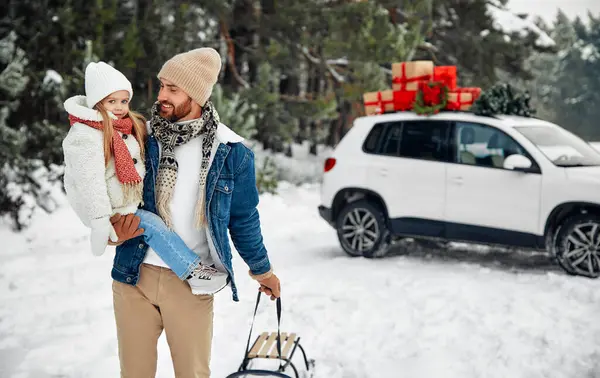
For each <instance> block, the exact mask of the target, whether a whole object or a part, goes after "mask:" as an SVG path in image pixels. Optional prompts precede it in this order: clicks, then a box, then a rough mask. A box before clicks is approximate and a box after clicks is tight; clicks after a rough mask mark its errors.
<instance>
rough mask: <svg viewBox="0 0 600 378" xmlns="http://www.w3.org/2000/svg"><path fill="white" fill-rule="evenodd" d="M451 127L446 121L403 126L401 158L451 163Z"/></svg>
mask: <svg viewBox="0 0 600 378" xmlns="http://www.w3.org/2000/svg"><path fill="white" fill-rule="evenodd" d="M449 132H450V125H449V123H448V122H444V121H408V122H404V123H403V124H402V139H401V142H400V157H407V158H414V159H424V160H436V161H449V159H448V158H449V156H448V135H449Z"/></svg>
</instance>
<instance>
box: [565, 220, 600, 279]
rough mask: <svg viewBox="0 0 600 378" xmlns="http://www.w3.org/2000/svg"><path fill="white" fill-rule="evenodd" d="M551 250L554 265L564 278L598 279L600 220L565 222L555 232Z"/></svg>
mask: <svg viewBox="0 0 600 378" xmlns="http://www.w3.org/2000/svg"><path fill="white" fill-rule="evenodd" d="M553 249H554V256H555V257H556V261H557V263H558V265H559V266H560V267H561V268H562V269H564V271H565V272H567V273H568V274H570V275H578V276H583V277H588V278H598V277H600V216H597V215H594V214H578V215H575V216H573V217H570V218H568V219H567V220H566V221H565V222H564V223H563V224H561V225H560V227H559V228H558V229H557V231H556V234H555V237H554V242H553Z"/></svg>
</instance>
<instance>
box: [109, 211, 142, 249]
mask: <svg viewBox="0 0 600 378" xmlns="http://www.w3.org/2000/svg"><path fill="white" fill-rule="evenodd" d="M110 223H112V225H113V227H114V228H115V232H116V233H117V236H118V238H119V239H118V240H117V241H116V242H112V241H110V240H109V241H108V244H109V245H120V244H122V243H123V242H125V241H127V240H129V239H133V238H137V237H138V236H140V235H142V234H143V233H144V229H143V228H139V226H140V217H138V216H137V215H135V214H127V215H121V214H118V213H117V214H115V215H113V216H112V217H110Z"/></svg>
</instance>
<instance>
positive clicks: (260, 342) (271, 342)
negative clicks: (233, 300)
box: [226, 291, 314, 378]
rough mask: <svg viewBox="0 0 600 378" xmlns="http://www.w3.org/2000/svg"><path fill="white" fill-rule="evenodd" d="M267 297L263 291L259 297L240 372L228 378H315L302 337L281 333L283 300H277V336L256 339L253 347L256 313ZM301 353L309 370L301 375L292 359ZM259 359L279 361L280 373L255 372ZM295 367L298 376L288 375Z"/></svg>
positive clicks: (271, 335) (312, 361)
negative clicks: (251, 342) (262, 296)
mask: <svg viewBox="0 0 600 378" xmlns="http://www.w3.org/2000/svg"><path fill="white" fill-rule="evenodd" d="M261 295H263V294H262V293H261V292H260V291H259V292H258V296H257V297H256V305H255V307H254V315H253V317H252V323H251V325H250V333H249V335H248V343H247V344H246V350H245V352H244V359H243V361H242V363H241V364H240V367H239V368H238V371H236V372H234V373H232V374H230V375H228V376H227V377H226V378H239V377H246V378H253V377H279V378H312V377H313V375H314V360H308V359H307V358H306V352H305V351H304V348H303V347H302V345H300V337H299V336H298V335H297V334H296V333H287V332H281V331H280V326H281V298H277V300H276V305H277V332H263V333H261V334H260V335H259V336H257V337H256V340H255V341H254V343H253V344H252V346H250V341H251V339H252V328H254V320H255V319H256V311H257V310H258V304H259V303H260V297H261ZM298 349H300V351H301V352H302V357H303V359H304V365H305V366H306V372H302V373H300V372H299V371H298V369H297V368H296V366H295V365H294V363H293V362H292V358H293V357H294V353H295V352H296V350H298ZM256 359H271V360H279V367H278V368H277V370H266V369H252V368H250V365H251V362H252V361H254V360H256ZM288 367H291V369H292V371H293V372H294V376H293V377H292V376H290V375H288V374H287V373H286V369H288Z"/></svg>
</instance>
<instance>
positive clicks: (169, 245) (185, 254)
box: [135, 209, 200, 280]
mask: <svg viewBox="0 0 600 378" xmlns="http://www.w3.org/2000/svg"><path fill="white" fill-rule="evenodd" d="M135 215H137V216H138V217H140V228H143V229H144V235H143V236H144V241H145V242H146V243H147V244H148V245H149V246H150V247H152V249H153V250H154V251H156V254H157V255H158V256H159V257H160V258H161V259H162V260H163V261H164V262H165V264H167V265H168V266H169V268H171V270H172V271H173V272H174V273H175V274H176V275H177V277H179V278H180V279H181V280H185V279H186V278H187V277H188V276H189V275H190V273H191V272H192V271H193V270H194V268H196V267H197V266H198V264H199V263H200V256H198V255H197V254H195V253H194V251H192V250H191V249H190V248H189V247H188V246H187V245H186V244H185V243H184V241H183V240H181V238H180V237H179V235H177V233H176V232H175V231H173V230H169V228H168V227H167V225H166V224H165V222H164V221H163V220H162V218H161V217H159V216H158V215H156V214H154V213H151V212H150V211H146V210H141V209H138V210H137V211H136V212H135Z"/></svg>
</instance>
